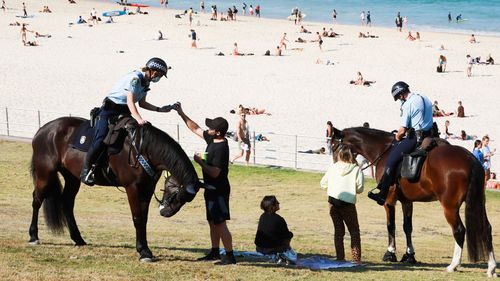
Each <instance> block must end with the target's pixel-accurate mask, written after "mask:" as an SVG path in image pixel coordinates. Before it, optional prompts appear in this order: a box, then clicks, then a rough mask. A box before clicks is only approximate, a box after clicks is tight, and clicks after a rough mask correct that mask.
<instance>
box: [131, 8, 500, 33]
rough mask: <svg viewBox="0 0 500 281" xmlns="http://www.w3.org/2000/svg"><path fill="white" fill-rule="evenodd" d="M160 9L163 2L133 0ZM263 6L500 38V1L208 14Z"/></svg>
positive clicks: (343, 20)
mask: <svg viewBox="0 0 500 281" xmlns="http://www.w3.org/2000/svg"><path fill="white" fill-rule="evenodd" d="M129 2H137V3H144V4H148V5H152V6H159V5H160V1H159V0H154V1H153V0H137V1H134V0H129ZM168 2H169V3H168V8H172V9H181V10H185V9H188V8H189V7H193V9H194V10H195V11H198V10H199V9H200V8H199V7H200V1H199V0H168ZM243 2H246V3H247V5H253V7H254V8H255V7H256V6H257V5H259V4H260V6H261V16H262V17H267V18H277V19H284V18H286V17H287V16H289V15H290V13H291V10H292V9H293V8H294V7H296V6H297V7H298V8H299V9H300V10H301V11H302V12H303V13H304V14H306V15H307V17H306V18H305V21H306V22H307V21H316V22H325V23H331V22H332V11H333V9H335V10H337V22H338V23H340V24H351V25H352V24H360V21H359V15H360V13H361V11H365V12H366V11H370V13H371V18H372V24H373V25H374V26H380V27H394V19H395V17H396V13H397V12H398V11H399V12H401V15H402V16H407V17H408V25H409V27H410V29H412V30H415V31H422V30H425V31H444V32H457V33H477V34H483V35H493V36H500V0H490V1H484V0H443V1H432V0H399V1H396V0H371V1H368V0H342V1H340V0H260V1H254V0H248V1H241V0H238V1H235V0H208V1H205V11H207V12H210V6H211V5H213V4H216V5H217V8H218V10H219V11H222V12H224V13H225V11H226V10H227V8H228V7H232V6H233V5H236V7H237V9H238V14H241V12H242V3H243ZM448 13H451V15H452V17H453V19H455V17H456V16H457V15H458V14H462V18H463V19H467V20H466V21H463V22H460V23H457V22H456V21H455V20H453V21H452V22H448Z"/></svg>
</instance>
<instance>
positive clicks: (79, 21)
mask: <svg viewBox="0 0 500 281" xmlns="http://www.w3.org/2000/svg"><path fill="white" fill-rule="evenodd" d="M76 23H77V24H81V23H87V21H86V20H84V19H83V18H82V16H78V19H77V20H76Z"/></svg>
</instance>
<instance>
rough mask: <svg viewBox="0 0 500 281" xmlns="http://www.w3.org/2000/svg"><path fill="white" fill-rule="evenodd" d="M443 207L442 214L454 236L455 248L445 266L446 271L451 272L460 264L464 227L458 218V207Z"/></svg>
mask: <svg viewBox="0 0 500 281" xmlns="http://www.w3.org/2000/svg"><path fill="white" fill-rule="evenodd" d="M443 207H444V206H443ZM444 208H445V211H444V216H445V218H446V220H447V221H448V224H449V225H450V226H451V229H452V230H453V237H454V238H455V250H454V252H453V258H452V260H451V263H450V265H449V266H448V267H447V268H446V270H447V271H448V272H453V271H455V270H456V269H457V267H458V266H459V265H460V260H461V259H462V250H463V247H464V239H465V227H464V224H463V223H462V220H461V219H460V213H459V209H458V208H453V209H448V208H446V207H444Z"/></svg>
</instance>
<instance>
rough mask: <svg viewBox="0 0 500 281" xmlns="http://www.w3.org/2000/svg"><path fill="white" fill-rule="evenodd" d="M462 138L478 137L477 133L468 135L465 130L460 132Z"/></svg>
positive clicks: (471, 138) (473, 138)
mask: <svg viewBox="0 0 500 281" xmlns="http://www.w3.org/2000/svg"><path fill="white" fill-rule="evenodd" d="M460 138H461V139H462V140H475V139H477V136H476V135H468V134H467V133H466V132H465V131H464V130H462V132H461V133H460Z"/></svg>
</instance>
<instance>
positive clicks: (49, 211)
mask: <svg viewBox="0 0 500 281" xmlns="http://www.w3.org/2000/svg"><path fill="white" fill-rule="evenodd" d="M46 192H47V193H46V194H45V200H44V202H43V211H44V214H45V223H46V224H47V226H48V227H49V229H50V230H51V231H52V232H53V233H56V234H61V233H63V232H64V226H65V225H66V219H65V217H64V214H63V207H62V200H63V198H62V185H61V181H60V180H59V177H58V176H57V175H56V176H54V177H53V178H52V179H51V180H50V182H49V186H48V187H47V189H46Z"/></svg>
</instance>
